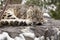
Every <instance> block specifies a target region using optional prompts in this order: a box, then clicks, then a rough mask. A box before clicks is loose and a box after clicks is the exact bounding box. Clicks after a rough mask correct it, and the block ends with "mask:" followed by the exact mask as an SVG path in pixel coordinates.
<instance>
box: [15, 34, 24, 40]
mask: <svg viewBox="0 0 60 40" xmlns="http://www.w3.org/2000/svg"><path fill="white" fill-rule="evenodd" d="M15 40H25V38H24V36H23V34H19V37H15Z"/></svg>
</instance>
